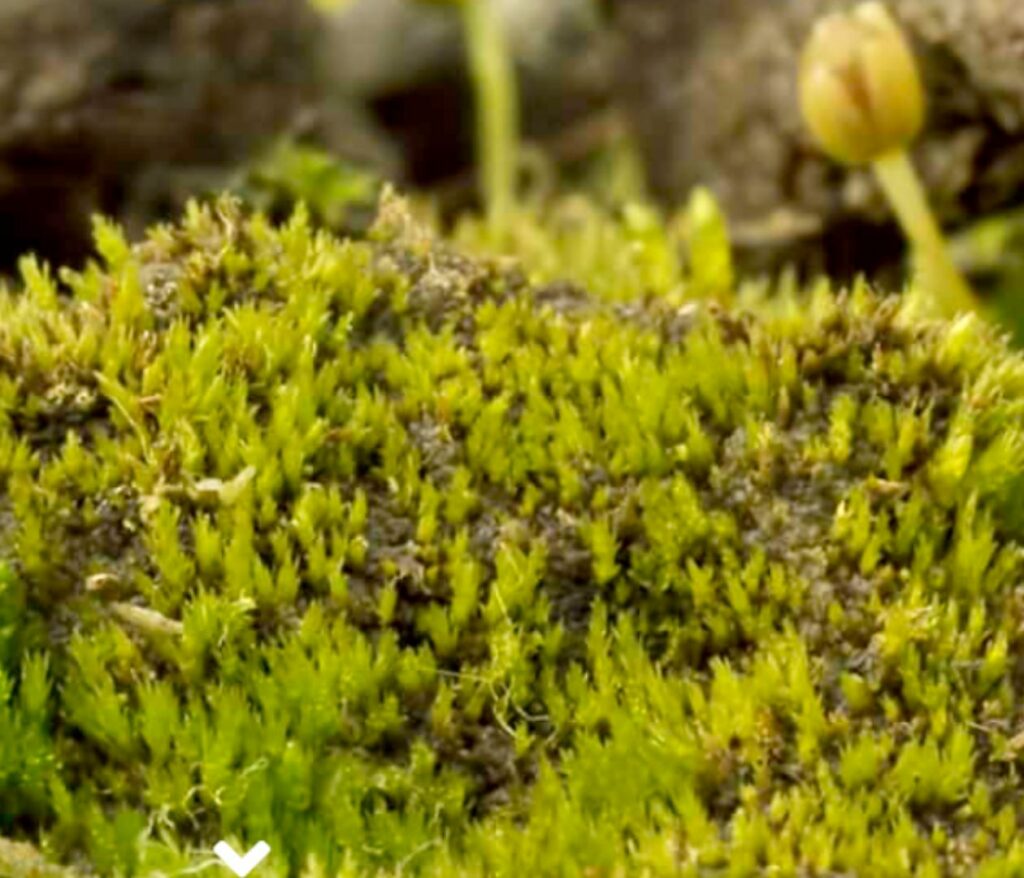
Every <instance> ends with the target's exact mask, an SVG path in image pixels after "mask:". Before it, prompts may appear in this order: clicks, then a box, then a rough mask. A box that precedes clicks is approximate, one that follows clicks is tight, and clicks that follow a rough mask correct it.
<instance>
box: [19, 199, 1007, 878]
mask: <svg viewBox="0 0 1024 878" xmlns="http://www.w3.org/2000/svg"><path fill="white" fill-rule="evenodd" d="M698 208H700V204H698V205H697V206H696V207H695V208H694V209H693V211H691V212H692V213H693V214H694V217H696V218H697V219H699V217H701V216H706V215H709V210H707V209H698ZM710 214H711V215H712V220H711V221H712V226H711V228H712V229H714V228H717V226H716V225H714V224H715V223H717V222H718V220H717V219H715V218H714V216H713V214H714V212H713V211H711V212H710ZM694 217H691V219H693V218H694ZM602 228H604V229H605V231H607V232H608V233H609V234H612V232H610V231H609V228H610V227H608V228H605V227H602ZM693 231H694V230H693V229H691V232H693ZM614 234H615V235H618V236H619V237H617V238H615V240H620V239H626V240H634V241H637V242H639V243H638V244H637V245H636V246H635V247H634V246H630V247H628V248H624V249H623V250H622V251H621V252H618V251H617V252H618V258H620V259H622V260H626V261H629V264H628V265H626V264H625V262H623V264H622V265H620V266H618V267H620V268H622V270H623V283H624V284H625V285H626V287H628V288H629V289H634V288H635V294H633V295H630V296H622V295H619V296H616V295H613V294H611V293H610V292H608V291H602V292H593V291H590V290H588V289H587V288H586V287H584V286H581V285H576V284H572V283H566V282H555V281H546V280H540V281H535V280H534V279H533V277H532V276H531V275H532V274H533V273H532V272H526V271H524V270H523V269H521V268H518V267H516V266H515V265H510V264H506V263H503V262H498V261H490V260H487V259H484V258H477V257H472V256H468V255H465V251H464V250H456V249H453V248H451V247H450V246H448V245H446V244H445V243H444V242H441V241H438V240H435V239H434V238H432V237H431V236H430V235H429V234H428V233H427V232H425V231H423V230H422V229H420V228H418V227H417V226H416V225H415V224H414V223H413V222H412V221H411V220H410V219H409V217H408V215H407V214H406V213H405V212H404V211H403V210H402V208H401V206H400V204H398V203H397V202H396V201H395V200H393V199H389V200H386V201H385V202H384V204H383V206H382V208H381V211H380V215H379V217H378V219H377V222H376V225H375V226H374V228H373V231H372V232H371V233H370V234H369V235H368V236H367V237H365V238H362V239H358V240H356V239H349V240H339V239H337V238H334V237H332V236H330V235H328V234H327V233H325V232H321V231H316V230H314V229H313V228H312V227H311V224H310V222H309V221H308V219H307V218H306V216H305V215H304V214H303V213H302V212H299V213H297V214H296V215H295V217H294V218H293V219H292V220H291V221H289V222H287V223H286V224H284V225H283V226H280V227H275V226H273V225H272V224H271V223H269V222H268V221H267V220H265V219H263V218H261V216H259V215H252V214H248V213H246V212H245V211H243V210H242V209H241V208H240V207H239V206H238V205H237V204H235V203H234V202H232V201H229V200H223V201H221V202H219V203H217V204H215V205H212V206H209V207H197V206H193V207H192V208H191V209H190V210H189V212H188V213H187V215H186V216H185V217H184V218H183V220H182V222H181V223H180V224H178V225H175V226H173V227H163V228H159V229H157V230H154V231H153V232H152V233H151V235H150V236H149V238H148V240H146V241H145V242H143V243H141V244H138V245H136V246H130V245H129V244H128V243H127V242H126V241H125V240H124V238H123V237H122V235H121V233H120V232H119V231H118V230H117V229H116V228H114V227H113V226H111V225H109V224H107V223H102V222H100V223H97V226H96V247H97V251H98V253H99V257H100V258H99V259H98V260H97V261H96V262H94V263H92V264H90V265H89V266H88V267H87V268H86V269H84V270H83V271H81V272H71V271H67V270H64V271H60V272H54V271H52V270H50V269H49V268H47V267H46V266H43V265H40V264H38V263H37V262H36V261H34V260H32V259H26V260H24V261H23V263H22V279H21V280H20V282H18V283H17V284H15V285H13V286H12V287H11V288H10V289H7V290H5V291H2V292H0V835H2V836H4V837H5V838H4V839H0V874H3V875H12V876H16V878H26V876H39V878H50V876H55V878H57V876H59V878H70V876H80V875H81V876H84V875H97V876H103V878H108V876H120V878H129V876H153V878H156V876H180V875H186V874H195V872H196V870H197V869H199V868H202V867H204V866H207V867H211V868H212V867H213V857H212V854H211V848H212V846H213V844H214V843H215V842H216V841H217V840H219V839H222V838H223V839H227V840H228V841H229V842H230V843H231V844H232V845H233V846H234V847H235V849H236V850H245V849H247V848H248V846H249V845H252V844H254V843H255V842H256V841H257V840H259V839H264V840H266V841H267V842H268V843H269V844H270V845H271V848H272V851H273V853H272V855H271V856H270V857H269V858H268V859H267V861H266V862H265V863H264V864H263V865H262V866H260V871H259V874H260V875H265V876H268V878H270V876H277V878H284V876H302V878H341V876H344V878H352V876H362V875H377V876H399V875H401V876H413V875H417V876H437V878H441V876H445V878H449V876H466V878H469V876H481V878H482V876H498V878H503V876H509V878H511V876H515V878H519V876H523V875H530V876H545V875H552V876H555V875H557V876H563V875H564V876H575V878H625V876H694V878H697V876H702V878H703V876H723V878H724V876H747V875H750V876H755V875H769V874H771V875H779V876H786V875H789V876H812V875H819V876H824V875H833V876H838V875H858V876H910V875H915V876H942V875H957V876H962V875H969V874H970V875H978V876H983V878H996V876H1010V875H1019V874H1021V872H1022V870H1024V841H1022V840H1021V837H1020V835H1019V827H1020V825H1021V821H1022V817H1024V813H1022V812H1024V806H1022V804H1021V797H1020V771H1021V769H1022V767H1024V707H1022V703H1024V702H1022V698H1021V694H1022V689H1024V663H1022V660H1021V656H1022V655H1024V594H1022V591H1021V588H1020V585H1019V583H1020V582H1021V580H1022V575H1024V551H1022V539H1024V505H1022V497H1024V491H1022V488H1024V484H1022V476H1021V472H1022V470H1024V359H1022V358H1021V357H1020V356H1019V355H1017V354H1015V353H1013V352H1011V351H1009V350H1008V348H1007V347H1006V345H1005V343H1004V340H1003V339H1002V338H1001V337H1000V336H999V334H998V333H996V332H995V331H994V330H993V329H992V328H991V327H989V326H988V325H986V324H985V323H983V322H982V321H981V320H980V319H979V318H977V317H976V316H973V315H966V316H964V317H962V318H960V319H959V320H958V321H957V322H955V323H952V324H950V323H941V322H922V321H921V320H919V319H918V320H911V319H909V318H908V317H907V315H906V313H905V312H904V310H903V306H902V305H901V302H900V300H899V299H896V298H886V297H882V296H879V295H877V294H876V293H875V292H873V291H871V290H870V289H868V288H867V287H865V286H863V285H862V286H858V287H857V288H856V289H854V290H852V291H850V292H849V293H847V294H843V295H839V296H836V295H833V294H832V292H830V291H829V290H827V289H825V288H823V287H819V288H817V289H816V290H813V291H810V292H807V293H799V294H798V293H794V292H788V293H783V294H782V295H781V296H780V297H776V298H773V299H767V298H759V297H757V296H755V295H748V296H745V297H742V298H741V302H742V306H741V305H735V306H734V305H728V304H723V302H727V301H728V300H729V299H731V291H730V290H723V289H720V284H721V281H722V279H723V278H731V268H730V267H729V265H728V264H727V261H723V257H722V253H721V249H720V248H721V235H720V234H707V233H706V230H705V233H703V234H701V233H700V229H699V228H698V229H697V230H696V232H694V233H693V234H692V235H691V239H692V241H693V242H694V245H693V248H692V249H693V252H692V253H691V254H690V258H689V262H688V265H689V266H690V267H688V268H684V269H680V268H679V267H678V266H676V265H674V264H670V263H666V262H663V261H659V259H658V258H656V257H658V255H659V254H661V255H662V256H663V255H664V254H665V252H666V250H665V248H664V247H662V246H661V245H660V244H659V242H664V241H665V240H667V238H668V233H667V232H666V231H665V229H664V228H663V227H661V226H659V225H658V220H657V218H656V217H652V216H648V215H646V214H638V213H635V212H634V213H631V214H629V215H628V216H626V217H625V218H624V219H623V225H622V227H621V228H620V229H619V230H618V231H617V232H615V233H614ZM573 240H574V241H581V240H584V239H583V238H578V239H577V238H574V239H573ZM563 243H564V242H563ZM534 246H535V252H538V253H545V254H550V253H554V252H555V251H556V250H557V248H555V247H554V245H552V247H553V248H554V249H551V248H541V247H539V245H536V241H535V242H534ZM645 247H646V248H647V249H644V248H645ZM702 248H710V249H702ZM574 252H577V255H578V251H574ZM638 254H639V255H638ZM644 254H647V256H649V257H650V258H647V256H645V255H644ZM591 256H592V257H593V258H594V259H603V260H610V259H612V258H615V254H610V253H608V252H605V251H604V250H602V249H601V248H597V249H595V250H593V251H592V252H591ZM584 261H586V260H584ZM602 264H606V265H614V264H613V263H611V262H607V261H606V262H605V263H602ZM539 274H543V272H540V273H539ZM597 275H600V277H601V278H602V281H601V282H603V283H604V284H606V285H608V286H614V280H615V276H610V275H608V274H607V272H599V273H597V274H595V277H596V276H597ZM730 282H731V280H730ZM624 288H625V287H624ZM654 290H656V291H657V292H652V291H654ZM727 294H728V295H727Z"/></svg>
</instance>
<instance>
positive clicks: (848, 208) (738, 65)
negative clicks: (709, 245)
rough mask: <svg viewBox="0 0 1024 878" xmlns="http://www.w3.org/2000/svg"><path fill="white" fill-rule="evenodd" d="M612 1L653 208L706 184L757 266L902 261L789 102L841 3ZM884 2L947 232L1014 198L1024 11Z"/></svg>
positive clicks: (864, 177)
mask: <svg viewBox="0 0 1024 878" xmlns="http://www.w3.org/2000/svg"><path fill="white" fill-rule="evenodd" d="M610 5H611V8H612V12H613V17H614V20H615V23H616V29H617V32H618V34H619V38H620V58H619V64H618V67H619V76H618V77H617V81H618V82H619V87H620V89H621V95H622V97H623V99H624V104H625V107H626V109H627V110H628V112H629V113H630V114H631V120H632V123H633V125H634V128H635V131H636V132H637V133H638V135H639V138H640V140H641V143H642V147H643V151H644V153H645V157H646V162H647V165H648V167H649V172H650V178H651V182H652V186H653V188H654V190H655V191H656V193H657V194H658V195H659V196H660V197H661V198H663V199H665V200H666V201H672V202H674V201H677V200H679V199H680V198H682V197H684V196H685V194H686V193H687V192H688V191H689V189H690V188H691V187H692V186H693V185H695V184H696V183H698V182H701V183H706V184H708V185H710V186H711V187H712V188H713V190H714V191H715V192H716V194H717V195H718V196H719V197H720V198H721V199H722V201H723V203H724V205H725V207H726V209H727V211H728V213H729V215H730V217H731V218H732V220H733V221H734V223H735V225H736V228H737V230H738V237H739V242H740V244H741V245H743V246H744V247H745V249H746V250H747V251H748V256H752V257H755V258H758V257H763V260H761V259H759V258H758V259H757V261H764V262H766V263H773V262H777V261H778V260H779V258H780V257H785V258H791V257H793V256H797V258H800V259H803V260H804V261H805V262H807V261H809V262H813V263H817V264H815V265H814V266H813V267H814V268H821V267H826V268H828V269H829V270H831V271H834V272H837V273H844V272H845V271H846V270H848V269H850V268H852V267H854V266H858V267H865V266H866V267H869V268H870V267H872V265H875V264H885V263H886V262H887V261H889V260H890V259H891V257H892V256H893V254H894V253H898V252H899V249H900V248H899V239H898V235H897V233H896V230H895V229H894V228H893V227H892V226H891V224H889V223H888V222H887V217H888V212H887V209H886V207H885V205H884V202H883V201H882V200H881V195H880V193H879V192H878V191H877V189H876V188H875V186H874V184H873V181H872V180H871V177H870V174H869V173H868V172H863V171H861V172H854V173H850V172H848V171H846V170H844V169H842V168H839V167H837V166H836V165H834V164H833V163H832V162H831V161H829V160H828V159H826V158H824V157H823V156H822V155H821V154H820V153H819V152H818V150H817V149H816V148H815V146H814V144H813V143H812V142H811V140H810V138H809V136H808V135H807V133H806V132H805V130H804V127H803V124H802V120H801V118H800V113H799V107H798V103H797V91H796V88H797V86H796V71H797V66H798V58H799V54H800V51H801V49H802V46H803V43H804V40H805V39H806V37H807V34H808V33H809V31H810V28H811V26H812V25H813V23H814V21H815V20H816V19H817V17H818V16H819V15H821V14H823V13H825V12H827V11H831V10H835V9H842V8H848V7H849V6H851V5H852V4H851V3H850V2H841V0H779V2H772V3H765V2H763V0H678V2H670V0H614V2H612V3H611V4H610ZM889 7H890V9H891V10H892V11H893V13H894V14H895V15H896V16H897V17H898V18H899V19H900V20H901V21H902V22H903V23H904V25H905V26H906V28H907V30H908V32H909V33H910V35H911V38H912V40H913V42H914V45H915V48H916V49H917V50H918V52H919V57H920V58H921V60H922V65H923V71H924V75H925V80H926V86H927V89H928V94H929V102H930V115H929V122H928V129H927V132H926V134H925V136H924V137H922V138H921V140H920V141H919V143H918V145H917V147H916V149H915V158H916V160H917V163H918V167H919V168H920V169H921V171H922V173H923V175H924V178H925V182H926V185H927V187H928V189H929V192H930V194H931V195H932V198H933V201H934V203H935V204H936V207H937V209H938V211H939V213H940V216H941V217H942V219H943V220H944V221H945V222H946V223H949V224H956V223H957V222H958V221H960V220H962V219H963V218H964V217H966V216H968V215H973V214H977V213H979V212H987V211H990V210H994V209H998V208H1001V207H1004V206H1006V205H1008V204H1010V203H1013V202H1014V201H1015V200H1019V198H1020V196H1021V191H1022V184H1024V138H1022V136H1021V135H1022V133H1024V4H1021V3H1020V2H1018V0H889ZM822 243H824V244H825V247H824V249H822V248H821V244H822ZM815 254H818V256H815ZM821 255H824V258H825V261H824V262H823V263H822V261H821V258H820V257H821Z"/></svg>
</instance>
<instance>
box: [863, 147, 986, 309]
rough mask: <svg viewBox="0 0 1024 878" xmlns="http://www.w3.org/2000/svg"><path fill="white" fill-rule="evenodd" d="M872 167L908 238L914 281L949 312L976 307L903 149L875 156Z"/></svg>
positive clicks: (976, 302)
mask: <svg viewBox="0 0 1024 878" xmlns="http://www.w3.org/2000/svg"><path fill="white" fill-rule="evenodd" d="M872 167H873V168H874V171H875V177H876V178H877V179H878V182H879V184H880V185H881V187H882V190H883V191H884V192H885V196H886V198H887V199H888V200H889V204H890V205H891V207H892V209H893V211H894V212H895V213H896V217H897V219H898V220H899V222H900V225H901V226H902V227H903V231H904V232H905V233H906V236H907V238H909V239H910V242H911V245H912V247H913V250H914V254H913V258H914V267H915V270H916V272H917V282H918V283H919V284H920V285H922V286H923V287H924V288H926V289H927V290H928V291H929V292H930V293H931V295H932V296H933V297H934V301H936V302H938V304H939V306H940V307H941V308H942V310H943V311H945V312H947V313H948V314H950V315H953V314H956V313H958V312H961V311H977V310H979V306H978V300H977V298H976V297H975V295H974V293H973V292H972V291H971V288H970V286H968V284H967V281H966V280H964V277H963V275H962V274H961V273H960V270H959V269H958V268H957V267H956V264H955V263H954V262H953V258H952V256H951V255H950V252H949V248H948V247H947V245H946V241H945V238H944V237H943V235H942V231H941V229H940V228H939V225H938V223H937V222H936V220H935V215H934V214H933V213H932V210H931V208H930V207H929V206H928V198H927V196H926V195H925V192H924V188H923V187H922V186H921V181H920V178H919V177H918V175H917V172H916V171H915V170H914V166H913V164H912V163H911V161H910V158H909V156H908V155H907V152H906V150H904V149H899V150H895V151H893V152H890V153H887V154H886V155H883V156H882V157H880V158H878V159H876V160H875V161H874V162H873V163H872Z"/></svg>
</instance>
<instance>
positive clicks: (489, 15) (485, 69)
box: [461, 0, 519, 243]
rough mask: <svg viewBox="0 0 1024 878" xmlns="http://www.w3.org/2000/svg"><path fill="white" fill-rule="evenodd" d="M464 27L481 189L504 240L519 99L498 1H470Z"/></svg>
mask: <svg viewBox="0 0 1024 878" xmlns="http://www.w3.org/2000/svg"><path fill="white" fill-rule="evenodd" d="M461 5H462V15H463V27H464V29H465V35H466V46H467V52H468V58H469V69H470V75H471V77H472V80H473V89H474V92H475V101H476V117H477V122H476V125H477V135H476V136H477V153H478V162H479V167H480V186H481V189H482V191H483V196H484V199H485V201H486V206H487V218H488V226H489V230H490V233H491V236H492V238H493V239H494V242H495V243H500V242H502V241H503V240H504V238H505V232H506V230H507V228H508V218H509V214H510V213H511V210H512V205H513V200H514V193H515V175H516V151H517V144H518V140H519V107H518V103H519V98H518V89H517V87H516V79H515V70H514V68H513V65H512V59H511V56H510V54H509V51H508V46H507V44H506V40H505V34H504V33H503V30H502V24H501V21H500V19H499V16H498V14H497V11H496V10H495V6H494V2H493V0H465V2H464V3H462V4H461Z"/></svg>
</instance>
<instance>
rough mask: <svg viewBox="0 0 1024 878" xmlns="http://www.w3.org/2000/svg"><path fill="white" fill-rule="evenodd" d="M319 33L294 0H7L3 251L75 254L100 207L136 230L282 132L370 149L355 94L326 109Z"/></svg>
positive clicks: (2, 21)
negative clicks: (350, 103)
mask: <svg viewBox="0 0 1024 878" xmlns="http://www.w3.org/2000/svg"><path fill="white" fill-rule="evenodd" d="M319 38H320V37H319V29H318V28H317V19H316V17H315V13H314V12H313V11H312V9H311V8H310V7H309V6H308V4H306V3H298V2H294V0H219V2H214V0H168V2H160V3H139V2H137V0H31V2H26V0H17V2H13V3H12V2H9V0H8V2H6V3H4V4H3V5H2V6H0V53H2V57H3V59H4V61H3V65H2V67H0V248H2V252H0V263H7V264H9V262H10V260H11V259H12V258H13V257H14V256H16V255H17V254H19V253H21V252H22V251H25V250H28V249H34V250H38V251H40V252H41V253H43V254H44V255H46V256H47V257H49V258H52V259H55V260H61V261H68V260H77V259H78V258H79V257H80V256H81V255H82V253H83V251H84V248H85V247H86V245H87V244H88V233H89V217H90V215H91V214H92V212H94V211H97V210H99V211H104V212H107V213H113V214H116V215H117V216H118V218H119V219H121V220H123V221H127V222H128V223H129V225H130V226H132V227H133V230H134V231H137V230H138V229H139V228H140V227H141V226H142V225H143V224H145V223H148V222H150V221H152V220H153V219H154V217H158V216H162V215H164V214H166V213H167V212H168V211H170V210H174V209H176V208H177V207H178V206H179V205H180V202H181V201H183V200H184V199H185V198H186V197H188V196H189V195H192V194H196V193H197V192H198V191H200V190H202V189H204V188H207V187H208V186H212V187H219V186H221V185H223V184H224V181H225V180H226V179H227V175H228V174H229V173H230V172H231V171H232V170H233V169H234V168H235V167H237V165H238V163H239V162H240V161H242V160H243V159H245V158H246V157H247V156H249V155H250V154H252V153H253V152H254V151H255V150H256V149H258V148H259V147H260V146H261V145H262V144H265V143H266V142H268V141H269V140H270V139H271V138H273V137H274V136H275V135H280V134H282V133H285V132H292V133H297V132H311V131H317V132H318V133H319V135H320V138H321V139H322V140H325V141H326V142H328V143H330V144H331V145H332V146H335V147H339V148H341V149H342V150H343V151H345V152H347V153H348V154H349V155H350V156H353V157H355V158H360V157H367V156H372V155H373V154H375V147H376V144H375V141H374V137H373V134H372V132H371V131H369V130H368V128H367V126H366V125H365V124H364V123H363V122H362V120H360V119H358V118H356V116H355V113H354V111H352V110H351V109H350V108H346V107H345V106H344V105H343V104H342V103H341V102H340V101H339V102H334V103H332V104H331V105H330V107H329V109H330V114H329V118H326V117H325V113H324V110H325V106H326V104H325V101H324V96H323V94H322V82H320V81H319V79H318V77H319V72H318V71H319V62H320V55H319V50H318V49H317V46H318V41H319Z"/></svg>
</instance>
